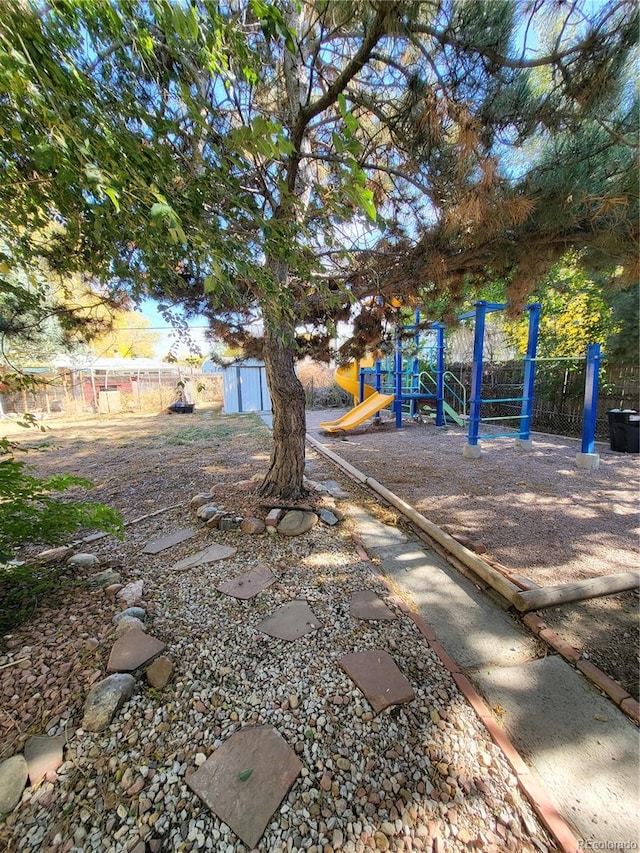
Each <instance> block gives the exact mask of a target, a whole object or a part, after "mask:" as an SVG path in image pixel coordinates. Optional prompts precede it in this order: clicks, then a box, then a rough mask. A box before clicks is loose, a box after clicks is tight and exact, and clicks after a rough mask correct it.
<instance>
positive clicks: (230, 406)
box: [222, 359, 271, 415]
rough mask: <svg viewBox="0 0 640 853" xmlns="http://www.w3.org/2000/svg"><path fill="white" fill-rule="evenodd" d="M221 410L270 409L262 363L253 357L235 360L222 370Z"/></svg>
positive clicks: (248, 410) (264, 410) (266, 410)
mask: <svg viewBox="0 0 640 853" xmlns="http://www.w3.org/2000/svg"><path fill="white" fill-rule="evenodd" d="M222 388H223V410H224V413H225V414H227V415H229V414H233V413H234V412H268V411H271V397H270V396H269V389H268V388H267V374H266V371H265V366H264V363H263V362H261V361H255V360H253V359H246V360H245V361H237V362H235V363H234V364H230V365H228V367H225V368H224V370H223V372H222Z"/></svg>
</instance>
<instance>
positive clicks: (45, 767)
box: [24, 735, 66, 785]
mask: <svg viewBox="0 0 640 853" xmlns="http://www.w3.org/2000/svg"><path fill="white" fill-rule="evenodd" d="M65 741H66V738H65V737H64V735H58V736H57V737H30V738H29V740H28V741H27V742H26V743H25V745H24V757H25V760H26V762H27V769H28V771H29V782H30V783H31V785H37V784H38V782H40V781H41V780H42V779H44V777H45V776H46V775H47V773H49V772H50V771H55V770H57V769H58V767H60V765H61V764H62V750H63V749H64V745H65Z"/></svg>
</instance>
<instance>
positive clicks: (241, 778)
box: [238, 767, 253, 782]
mask: <svg viewBox="0 0 640 853" xmlns="http://www.w3.org/2000/svg"><path fill="white" fill-rule="evenodd" d="M252 773H253V767H247V769H246V770H241V771H240V772H239V773H238V782H246V781H247V780H248V779H249V778H250V776H251V774H252Z"/></svg>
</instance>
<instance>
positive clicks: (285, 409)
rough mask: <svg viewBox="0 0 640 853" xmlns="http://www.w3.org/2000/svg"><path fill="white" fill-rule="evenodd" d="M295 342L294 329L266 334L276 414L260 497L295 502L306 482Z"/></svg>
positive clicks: (266, 358) (266, 357) (265, 352)
mask: <svg viewBox="0 0 640 853" xmlns="http://www.w3.org/2000/svg"><path fill="white" fill-rule="evenodd" d="M283 332H285V333H284V334H283ZM292 341H293V328H291V329H287V330H286V331H285V330H283V329H280V330H278V331H276V330H274V329H269V328H267V329H266V330H265V338H264V349H263V355H264V363H265V367H266V371H267V382H268V384H269V393H270V395H271V407H272V412H273V449H272V452H271V462H270V465H269V471H268V472H267V476H266V477H265V479H264V481H263V483H262V485H261V486H260V489H259V493H260V494H261V495H263V496H264V497H273V498H279V499H281V500H283V501H292V502H295V501H299V500H300V499H301V498H303V497H304V494H305V491H304V488H303V485H302V480H303V476H304V440H305V430H306V422H305V405H304V389H303V387H302V383H301V382H300V380H299V379H298V377H297V376H296V372H295V352H294V349H293V344H292Z"/></svg>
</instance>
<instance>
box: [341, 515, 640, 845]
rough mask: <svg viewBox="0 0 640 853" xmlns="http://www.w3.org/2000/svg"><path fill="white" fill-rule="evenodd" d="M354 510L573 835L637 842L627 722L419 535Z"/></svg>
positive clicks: (384, 567)
mask: <svg viewBox="0 0 640 853" xmlns="http://www.w3.org/2000/svg"><path fill="white" fill-rule="evenodd" d="M351 514H352V515H353V517H354V518H355V519H356V522H357V524H358V529H359V532H360V535H361V536H362V539H363V542H364V545H365V548H366V550H367V552H368V553H369V554H370V556H371V557H373V559H374V561H375V562H376V563H377V564H378V567H379V569H380V571H381V572H382V573H383V574H385V575H388V576H389V577H390V578H391V579H392V580H393V581H394V582H395V584H397V586H398V587H399V588H400V589H401V590H402V591H403V592H404V593H405V594H406V595H408V597H409V598H410V600H411V601H412V602H413V604H414V606H415V608H416V610H417V611H418V612H419V613H420V615H421V616H422V618H423V619H424V620H425V622H426V623H427V624H428V625H429V627H431V628H432V629H433V631H434V633H435V635H436V636H437V638H438V640H439V641H440V642H441V644H442V645H443V646H444V647H445V649H446V650H447V652H448V653H449V655H450V656H451V657H452V658H453V659H454V660H455V661H456V663H457V664H458V665H459V666H460V668H461V670H462V671H463V672H464V673H465V674H466V675H467V677H468V678H469V680H470V681H471V683H472V684H473V686H474V687H475V689H476V690H477V691H478V693H480V694H481V695H482V696H483V697H484V698H485V700H486V701H487V703H488V704H489V706H490V707H491V708H496V707H499V708H501V709H503V712H502V711H501V713H500V717H501V720H500V722H501V725H502V727H503V728H504V729H505V731H506V732H507V734H508V735H509V737H510V739H511V741H512V743H513V744H514V745H515V746H516V748H517V749H518V751H519V752H520V754H521V756H522V757H523V759H524V760H525V761H526V763H527V764H528V765H529V766H530V767H531V768H533V769H534V770H535V771H536V772H537V773H538V775H539V778H540V779H541V781H542V783H543V784H544V786H545V787H546V789H547V791H548V793H549V795H550V797H551V799H552V801H553V802H554V805H555V806H556V808H557V809H558V811H559V812H560V814H561V815H562V816H563V817H564V819H565V820H566V821H567V823H569V825H570V826H571V827H572V828H573V829H574V832H575V834H576V836H577V837H578V838H579V839H581V840H583V841H584V842H590V843H591V844H592V845H594V844H598V845H603V846H601V847H600V848H599V849H618V848H616V847H612V846H606V845H611V844H612V843H619V844H620V845H622V843H624V842H627V843H635V844H636V845H638V844H640V832H639V823H638V803H639V802H640V799H639V790H638V780H639V778H640V762H639V750H638V747H639V739H638V730H637V728H636V727H635V726H634V725H633V723H632V722H631V721H630V720H629V719H628V718H627V717H626V716H625V715H624V714H623V713H622V711H620V709H619V708H617V707H616V705H614V704H613V702H611V701H609V700H608V699H606V698H605V697H604V696H602V694H601V693H599V692H598V691H597V690H596V689H595V687H593V686H592V685H591V684H590V683H589V682H588V681H587V679H586V678H584V676H582V675H581V674H580V673H579V672H577V671H576V670H575V669H573V667H571V666H570V665H569V664H568V663H567V662H566V661H565V660H564V659H563V658H562V657H560V656H559V655H554V654H547V653H546V651H545V650H544V649H542V647H541V645H540V644H539V643H538V642H537V641H536V639H535V638H534V637H533V635H532V634H531V632H529V631H528V630H526V629H524V628H523V627H522V626H521V625H520V624H519V622H517V621H516V620H514V619H512V618H511V617H510V616H509V615H508V614H507V613H505V612H504V611H503V610H502V609H501V608H500V607H499V606H498V605H497V604H495V603H494V602H493V601H491V599H489V598H488V597H487V596H486V595H485V594H484V593H483V592H482V591H481V590H479V589H478V588H477V587H476V586H475V585H474V584H473V583H472V582H471V581H469V580H468V579H467V578H465V577H463V576H462V575H461V574H460V573H459V572H457V571H456V570H455V569H454V568H453V567H451V566H450V565H449V564H448V563H447V562H446V561H445V560H443V558H442V557H440V556H439V555H438V554H436V553H435V552H434V551H432V550H430V549H429V548H428V547H427V546H426V545H425V544H424V543H422V542H421V541H420V540H418V539H413V538H412V537H409V536H405V535H404V534H402V533H401V532H400V531H399V530H397V529H396V528H390V527H387V526H385V525H384V524H381V523H380V522H378V521H376V520H375V519H374V518H372V517H371V516H370V515H368V514H367V513H365V512H364V511H363V510H361V509H359V508H354V509H353V511H352V513H351ZM585 846H586V845H585ZM619 849H637V847H627V848H624V847H622V846H620V848H619Z"/></svg>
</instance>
